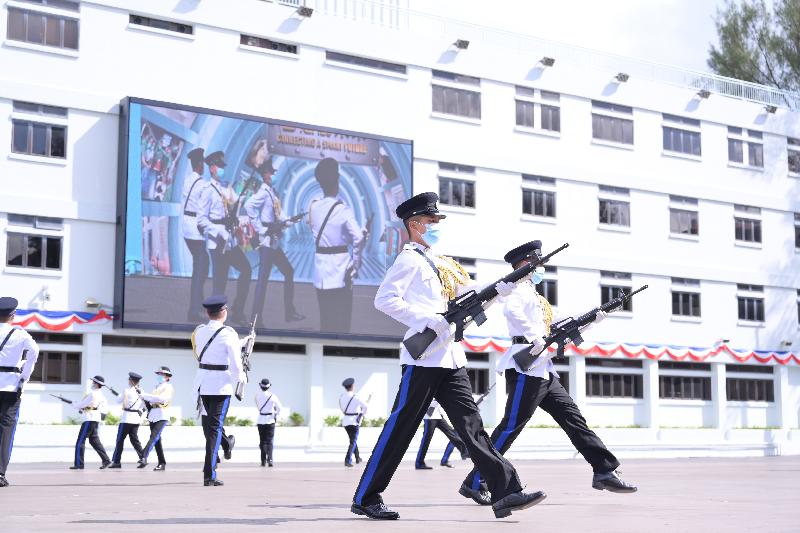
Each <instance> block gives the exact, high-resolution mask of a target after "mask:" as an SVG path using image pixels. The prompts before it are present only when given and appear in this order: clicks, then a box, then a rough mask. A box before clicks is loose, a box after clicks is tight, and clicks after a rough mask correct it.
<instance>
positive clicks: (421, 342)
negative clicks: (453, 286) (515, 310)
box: [403, 243, 569, 359]
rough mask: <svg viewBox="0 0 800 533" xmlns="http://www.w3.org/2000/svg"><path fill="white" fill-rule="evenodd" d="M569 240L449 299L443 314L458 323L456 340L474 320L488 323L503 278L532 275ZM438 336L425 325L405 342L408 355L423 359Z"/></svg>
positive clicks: (517, 279)
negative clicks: (477, 288)
mask: <svg viewBox="0 0 800 533" xmlns="http://www.w3.org/2000/svg"><path fill="white" fill-rule="evenodd" d="M568 246H569V243H564V244H562V245H561V246H560V247H559V248H556V249H555V250H554V251H552V252H550V253H549V254H547V255H545V256H544V257H542V256H541V255H540V253H539V252H538V250H536V251H534V254H533V255H530V256H528V258H529V260H530V262H529V263H527V264H525V265H523V266H521V267H519V268H518V269H516V270H515V271H513V272H512V273H511V274H508V275H507V276H505V277H503V278H501V279H499V280H497V281H495V282H494V283H492V284H490V285H489V286H488V287H486V288H485V289H483V290H482V291H481V292H478V293H476V292H475V291H469V292H468V293H466V294H463V295H461V296H459V297H457V298H453V299H452V300H450V301H449V302H447V311H445V312H444V313H443V316H444V318H445V319H446V320H447V321H448V322H449V323H451V324H455V325H456V331H455V334H451V337H453V340H455V341H457V342H458V341H460V340H462V339H463V338H464V328H466V327H467V326H469V325H470V324H471V323H472V322H473V321H474V322H475V323H476V324H478V325H479V326H480V325H481V324H483V323H484V322H486V314H485V312H484V311H485V310H486V308H487V307H488V304H489V303H490V302H491V301H492V300H494V299H495V298H496V297H497V289H495V286H496V285H497V284H498V283H500V282H501V281H503V282H505V283H517V282H518V281H520V280H521V279H523V278H524V277H526V276H528V275H529V274H531V273H532V272H533V271H534V269H536V267H538V266H539V265H543V264H545V263H547V262H548V261H549V260H550V258H551V257H553V256H554V255H556V254H557V253H558V252H560V251H562V250H563V249H565V248H567V247H568ZM437 337H438V335H437V334H436V332H435V331H433V330H432V329H430V328H427V327H426V328H425V331H423V332H422V333H415V334H414V335H412V336H410V337H409V338H407V339H406V340H404V341H403V345H404V346H405V347H406V350H408V353H409V355H411V357H412V358H414V359H420V358H421V357H422V354H424V353H425V351H426V350H427V349H428V347H429V346H430V345H431V344H432V343H433V341H435V340H436V338H437Z"/></svg>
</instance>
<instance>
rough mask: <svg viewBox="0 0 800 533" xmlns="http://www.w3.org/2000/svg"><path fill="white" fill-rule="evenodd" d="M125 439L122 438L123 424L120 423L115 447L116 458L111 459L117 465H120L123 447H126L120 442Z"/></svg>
mask: <svg viewBox="0 0 800 533" xmlns="http://www.w3.org/2000/svg"><path fill="white" fill-rule="evenodd" d="M123 438H124V437H123V436H122V424H121V423H120V425H119V429H117V443H116V445H115V447H114V456H113V457H112V458H111V460H112V461H113V462H115V463H119V462H120V460H121V459H122V446H124V444H123V443H121V442H120V441H121V440H123ZM117 450H119V451H117Z"/></svg>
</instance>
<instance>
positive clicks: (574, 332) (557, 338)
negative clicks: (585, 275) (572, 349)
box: [512, 285, 648, 372]
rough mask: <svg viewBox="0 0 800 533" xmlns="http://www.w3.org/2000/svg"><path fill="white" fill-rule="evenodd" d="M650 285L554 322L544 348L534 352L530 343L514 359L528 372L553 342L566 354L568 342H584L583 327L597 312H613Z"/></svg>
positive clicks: (560, 351) (557, 351) (560, 353)
mask: <svg viewBox="0 0 800 533" xmlns="http://www.w3.org/2000/svg"><path fill="white" fill-rule="evenodd" d="M647 287H648V285H642V286H641V287H639V288H638V289H636V290H635V291H633V292H629V293H627V294H626V293H624V292H623V293H621V294H620V295H619V296H617V297H616V298H614V299H613V300H609V301H608V302H606V303H604V304H603V305H601V306H600V307H595V308H594V309H592V310H591V311H589V312H588V313H584V314H582V315H581V316H579V317H577V318H573V317H569V318H565V319H564V320H561V321H560V322H557V323H556V324H553V325H552V326H551V327H550V335H548V336H547V337H545V338H544V348H542V350H541V351H540V352H539V353H537V354H535V355H534V354H532V353H531V348H530V345H528V346H527V347H525V348H523V349H522V350H519V351H518V352H516V353H514V355H512V357H513V358H514V361H515V362H516V363H517V364H518V365H519V367H520V368H521V369H522V370H523V371H525V372H527V371H528V370H529V369H530V368H531V366H532V365H533V363H534V362H535V361H536V359H538V357H539V356H540V355H541V354H542V353H544V351H545V350H546V349H547V347H548V346H550V345H551V344H553V343H557V344H558V348H557V349H556V354H557V355H564V348H565V347H566V345H567V344H569V343H570V342H572V343H573V344H574V345H575V346H579V345H580V344H581V343H582V342H583V337H582V336H581V328H583V327H584V326H588V325H589V324H591V323H592V322H594V321H595V319H596V318H597V313H599V312H600V311H604V312H611V311H612V310H614V309H616V308H617V307H619V306H621V305H622V304H624V303H625V302H627V301H628V300H630V299H631V298H632V297H633V295H634V294H638V293H640V292H642V291H643V290H645V289H646V288H647Z"/></svg>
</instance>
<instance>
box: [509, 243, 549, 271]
mask: <svg viewBox="0 0 800 533" xmlns="http://www.w3.org/2000/svg"><path fill="white" fill-rule="evenodd" d="M541 249H542V241H531V242H526V243H525V244H523V245H521V246H517V247H516V248H514V249H513V250H509V252H508V253H507V254H506V255H505V256H504V257H503V261H505V262H506V263H509V264H511V265H515V264H517V263H519V262H520V261H522V260H523V259H525V258H526V257H529V256H530V255H531V254H532V253H533V251H534V250H541Z"/></svg>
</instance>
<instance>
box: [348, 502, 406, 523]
mask: <svg viewBox="0 0 800 533" xmlns="http://www.w3.org/2000/svg"><path fill="white" fill-rule="evenodd" d="M350 512H351V513H353V514H357V515H359V516H366V517H367V518H370V519H372V520H397V519H398V518H400V515H399V514H395V515H393V516H375V515H371V514H369V513H367V512H366V511H365V510H364V509H363V508H362V507H361V506H360V505H356V504H353V505H351V506H350Z"/></svg>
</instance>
